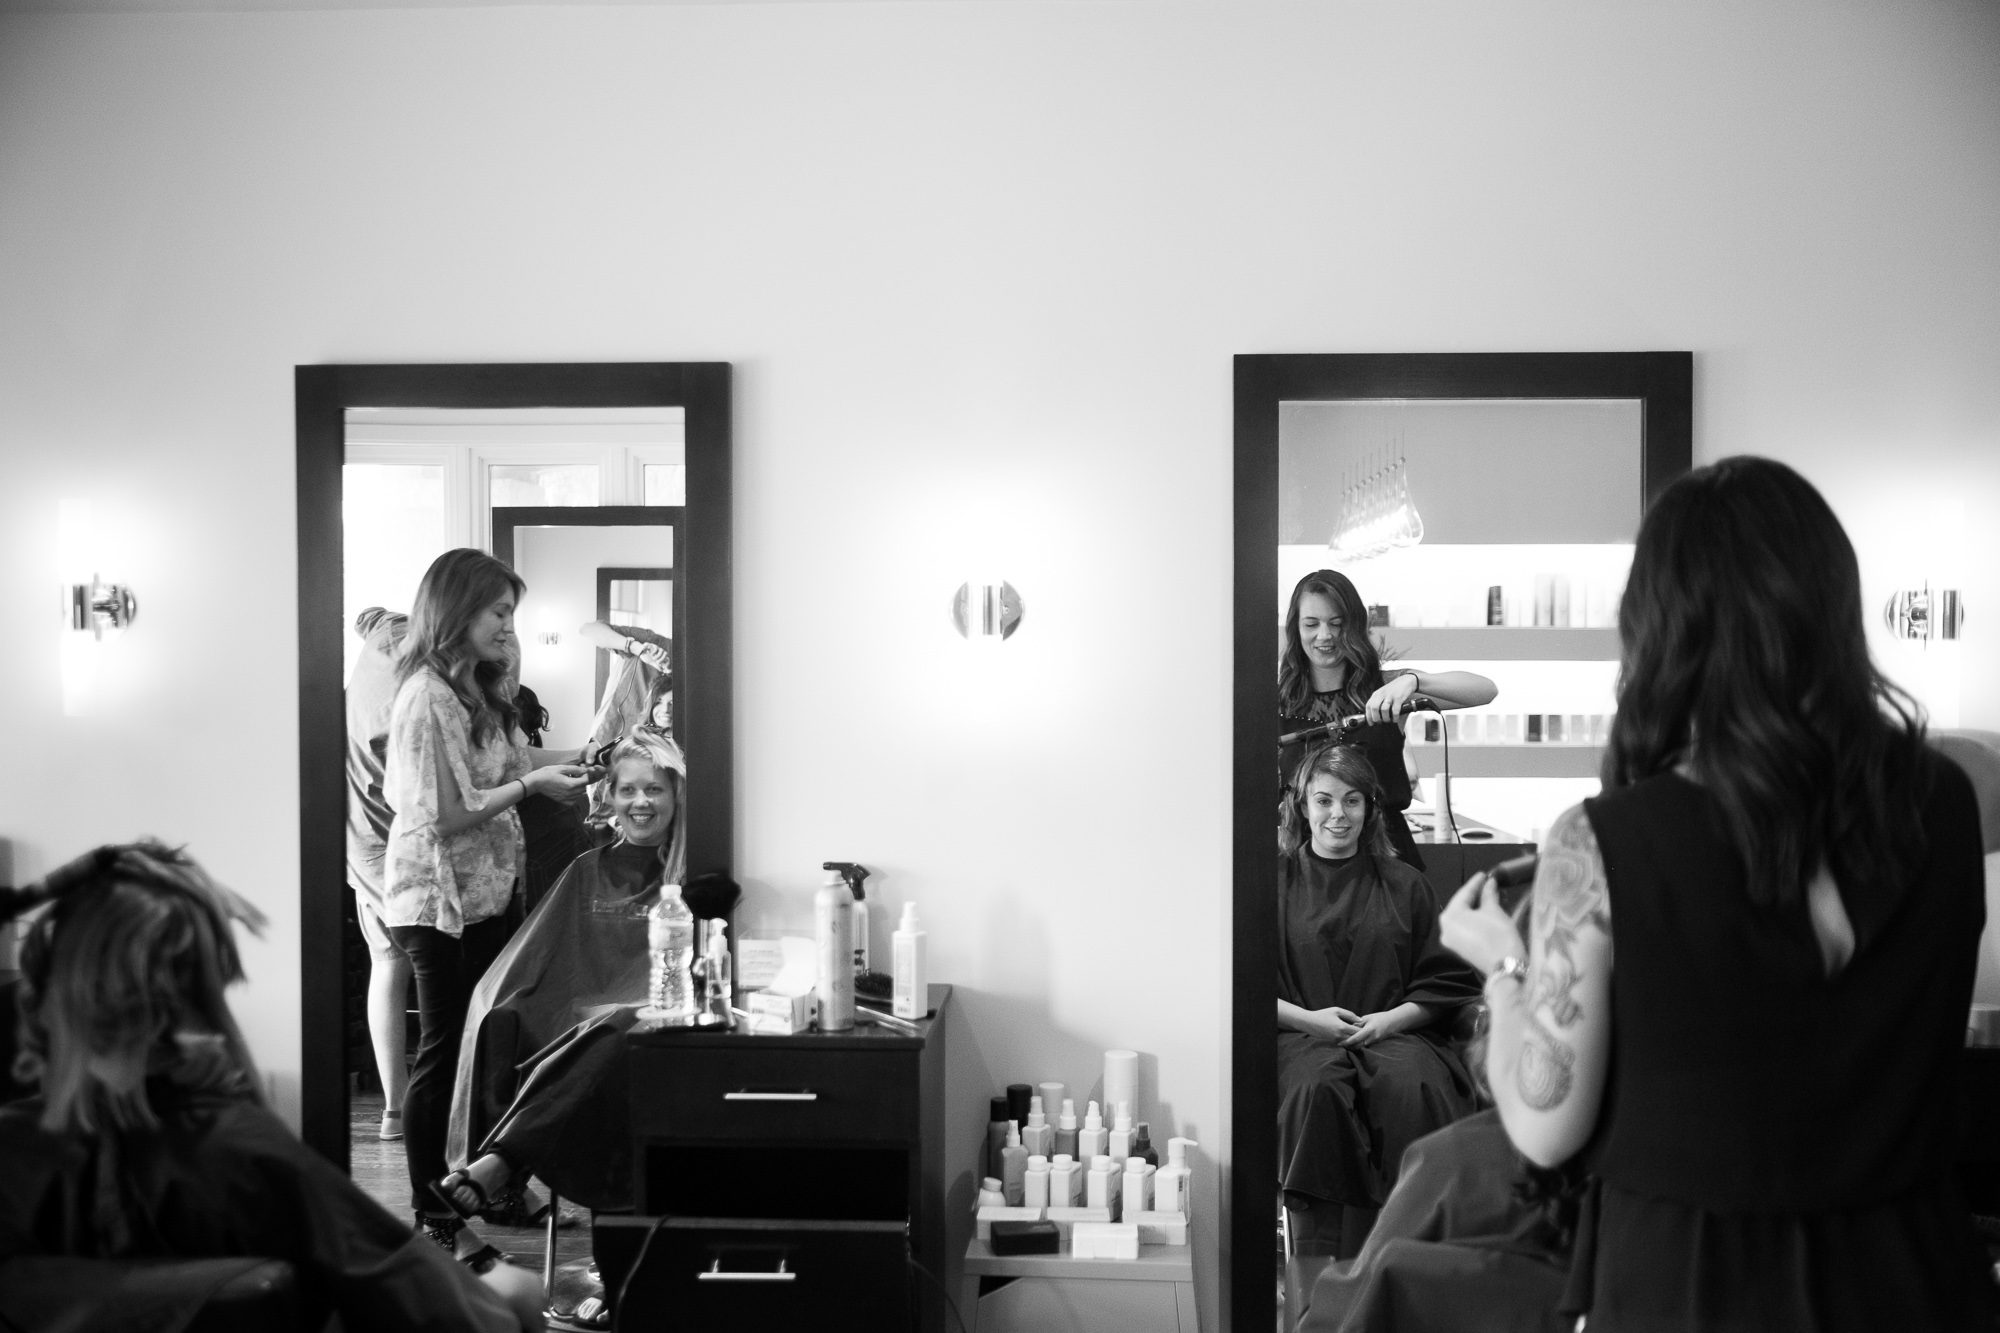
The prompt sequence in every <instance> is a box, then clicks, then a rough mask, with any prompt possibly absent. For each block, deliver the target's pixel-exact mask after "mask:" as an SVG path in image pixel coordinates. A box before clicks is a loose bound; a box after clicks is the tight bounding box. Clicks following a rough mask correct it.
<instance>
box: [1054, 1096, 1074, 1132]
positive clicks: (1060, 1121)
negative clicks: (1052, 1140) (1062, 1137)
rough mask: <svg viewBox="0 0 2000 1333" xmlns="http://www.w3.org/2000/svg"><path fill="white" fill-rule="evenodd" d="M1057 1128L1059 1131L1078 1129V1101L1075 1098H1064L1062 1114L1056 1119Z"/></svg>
mask: <svg viewBox="0 0 2000 1333" xmlns="http://www.w3.org/2000/svg"><path fill="white" fill-rule="evenodd" d="M1056 1128H1057V1129H1075V1128H1076V1101H1075V1099H1074V1098H1071V1097H1065V1098H1063V1109H1062V1114H1061V1115H1059V1116H1057V1117H1056Z"/></svg>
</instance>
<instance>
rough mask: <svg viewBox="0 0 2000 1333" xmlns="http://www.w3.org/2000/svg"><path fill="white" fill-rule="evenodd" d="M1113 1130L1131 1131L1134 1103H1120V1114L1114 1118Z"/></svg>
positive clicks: (1112, 1122) (1112, 1121)
mask: <svg viewBox="0 0 2000 1333" xmlns="http://www.w3.org/2000/svg"><path fill="white" fill-rule="evenodd" d="M1111 1128H1113V1129H1122V1130H1126V1131H1128V1132H1129V1131H1130V1130H1131V1128H1132V1103H1130V1102H1120V1103H1118V1114H1117V1115H1116V1116H1114V1117H1112V1120H1111Z"/></svg>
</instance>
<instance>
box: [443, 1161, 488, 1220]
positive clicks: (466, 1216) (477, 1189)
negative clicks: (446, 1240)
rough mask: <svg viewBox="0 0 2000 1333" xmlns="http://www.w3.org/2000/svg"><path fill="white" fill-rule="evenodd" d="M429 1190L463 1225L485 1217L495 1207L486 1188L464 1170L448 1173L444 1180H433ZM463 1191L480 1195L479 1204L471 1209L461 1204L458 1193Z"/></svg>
mask: <svg viewBox="0 0 2000 1333" xmlns="http://www.w3.org/2000/svg"><path fill="white" fill-rule="evenodd" d="M429 1188H430V1192H431V1195H432V1197H433V1198H435V1199H436V1200H437V1201H438V1202H439V1203H441V1204H443V1205H444V1206H445V1207H447V1208H449V1209H451V1215H452V1216H453V1217H455V1218H457V1219H458V1220H459V1221H460V1222H462V1223H463V1222H470V1221H471V1220H472V1219H473V1218H475V1217H480V1216H483V1215H484V1214H485V1212H486V1210H487V1209H489V1208H491V1207H492V1206H493V1200H492V1199H490V1198H488V1197H487V1194H486V1187H485V1186H483V1185H481V1184H480V1183H479V1182H478V1181H476V1180H474V1179H473V1178H472V1173H471V1172H470V1171H466V1170H463V1169H460V1170H457V1171H451V1172H447V1173H446V1174H445V1176H444V1178H443V1179H441V1180H433V1181H432V1182H431V1183H430V1186H429ZM462 1189H468V1190H471V1191H472V1192H473V1193H474V1194H476V1195H478V1196H479V1202H478V1203H476V1204H473V1205H471V1206H470V1207H468V1206H466V1205H465V1204H462V1203H460V1202H459V1201H458V1191H460V1190H462Z"/></svg>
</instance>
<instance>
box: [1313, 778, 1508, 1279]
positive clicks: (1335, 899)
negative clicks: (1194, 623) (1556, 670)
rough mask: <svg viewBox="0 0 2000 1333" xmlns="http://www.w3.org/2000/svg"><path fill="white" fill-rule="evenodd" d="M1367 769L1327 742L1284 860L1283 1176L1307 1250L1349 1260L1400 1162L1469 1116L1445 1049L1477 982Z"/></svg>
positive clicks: (1459, 1061) (1455, 1061)
mask: <svg viewBox="0 0 2000 1333" xmlns="http://www.w3.org/2000/svg"><path fill="white" fill-rule="evenodd" d="M1384 813H1385V811H1384V803H1383V801H1382V797H1381V790H1380V787H1379V785H1378V784H1377V782H1376V778H1375V773H1374V770H1373V768H1372V767H1371V766H1370V764H1369V762H1368V759H1367V757H1366V756H1365V755H1364V754H1363V753H1362V752H1361V751H1360V750H1359V749H1356V748H1354V747H1351V746H1328V747H1324V748H1322V749H1321V750H1319V751H1317V752H1315V753H1314V754H1313V756H1312V757H1311V758H1310V759H1309V760H1308V761H1307V762H1306V763H1305V764H1304V765H1303V766H1302V767H1301V769H1300V771H1299V773H1298V774H1297V776H1296V777H1295V778H1294V780H1293V783H1292V788H1291V790H1290V792H1288V794H1287V799H1286V802H1285V806H1284V811H1283V816H1284V820H1283V825H1282V827H1281V831H1280V837H1279V846H1280V848H1281V855H1280V857H1279V861H1278V929H1279V941H1278V1171H1279V1184H1280V1187H1281V1188H1282V1189H1283V1191H1284V1197H1285V1204H1286V1207H1287V1209H1288V1210H1289V1211H1290V1213H1291V1222H1292V1227H1293V1236H1294V1239H1295V1242H1296V1245H1297V1249H1298V1252H1299V1253H1302V1254H1334V1255H1337V1256H1339V1257H1342V1258H1346V1257H1350V1256H1352V1255H1353V1254H1354V1253H1356V1252H1357V1251H1358V1250H1359V1249H1360V1247H1361V1243H1362V1241H1363V1240H1364V1239H1365V1238H1366V1236H1367V1233H1368V1229H1369V1227H1370V1226H1372V1225H1373V1222H1374V1218H1375V1213H1376V1210H1378V1209H1379V1208H1380V1207H1381V1206H1382V1202H1383V1200H1385V1199H1386V1198H1387V1197H1388V1195H1389V1190H1390V1188H1391V1187H1392V1186H1393V1185H1394V1184H1395V1180H1396V1170H1397V1166H1398V1164H1399V1163H1400V1162H1401V1161H1402V1157H1403V1150H1404V1149H1405V1148H1407V1147H1408V1146H1409V1145H1410V1144H1411V1143H1412V1142H1413V1141H1415V1140H1416V1139H1418V1138H1421V1137H1422V1136H1424V1135H1425V1134H1428V1133H1430V1132H1431V1131H1432V1130H1435V1129H1439V1128H1441V1127H1443V1126H1444V1125H1446V1124H1449V1123H1450V1122H1451V1121H1453V1120H1455V1119H1457V1118H1458V1117H1460V1116H1463V1115H1469V1114H1470V1113H1471V1112H1472V1111H1473V1110H1475V1109H1476V1106H1477V1102H1476V1101H1475V1096H1474V1090H1473V1082H1472V1077H1471V1075H1470V1073H1469V1071H1468V1070H1467V1069H1466V1066H1465V1062H1464V1060H1463V1058H1462V1057H1461V1056H1460V1054H1459V1053H1458V1051H1457V1050H1456V1049H1455V1048H1454V1047H1453V1045H1452V1029H1453V1027H1454V1025H1455V1023H1456V1020H1457V1019H1458V1017H1459V1013H1460V1011H1461V1010H1462V1009H1463V1008H1464V1007H1465V1006H1466V1005H1468V1004H1470V1003H1472V1002H1473V1001H1475V1000H1477V999H1478V998H1479V975H1478V974H1477V973H1476V972H1474V971H1473V970H1472V969H1471V968H1469V967H1467V966H1466V965H1465V964H1464V963H1463V962H1462V961H1461V960H1460V959H1459V958H1458V957H1457V956H1456V955H1454V954H1452V953H1451V952H1449V951H1448V950H1446V949H1445V948H1444V947H1443V946H1442V945H1441V944H1440V943H1439V942H1438V934H1437V920H1438V902H1437V897H1436V895H1435V894H1434V893H1433V892H1432V891H1431V886H1430V882H1429V881H1428V880H1426V879H1425V878H1424V877H1423V875H1422V874H1421V873H1420V872H1418V871H1417V870H1415V869H1413V868H1411V867H1410V866H1407V865H1405V864H1403V863H1402V862H1401V861H1399V860H1397V859H1396V857H1395V856H1394V854H1393V853H1392V851H1391V850H1390V847H1389V841H1388V834H1387V830H1386V827H1385V824H1386V820H1385V819H1384Z"/></svg>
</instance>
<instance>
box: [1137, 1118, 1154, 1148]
mask: <svg viewBox="0 0 2000 1333" xmlns="http://www.w3.org/2000/svg"><path fill="white" fill-rule="evenodd" d="M1132 1142H1134V1143H1143V1144H1145V1145H1146V1146H1147V1147H1148V1148H1150V1147H1152V1146H1153V1127H1152V1126H1151V1125H1149V1124H1147V1123H1146V1122H1145V1121H1144V1120H1141V1121H1140V1122H1139V1128H1138V1129H1137V1131H1135V1137H1134V1138H1133V1140H1132Z"/></svg>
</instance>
